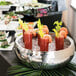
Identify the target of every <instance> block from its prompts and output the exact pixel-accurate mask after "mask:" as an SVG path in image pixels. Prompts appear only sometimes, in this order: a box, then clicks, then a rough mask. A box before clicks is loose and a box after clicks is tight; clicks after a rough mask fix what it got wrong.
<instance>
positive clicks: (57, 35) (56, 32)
mask: <svg viewBox="0 0 76 76" xmlns="http://www.w3.org/2000/svg"><path fill="white" fill-rule="evenodd" d="M53 31H54V32H55V35H56V37H59V33H58V31H57V30H56V29H53Z"/></svg>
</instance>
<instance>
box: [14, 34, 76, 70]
mask: <svg viewBox="0 0 76 76" xmlns="http://www.w3.org/2000/svg"><path fill="white" fill-rule="evenodd" d="M50 34H51V35H52V37H54V33H50ZM53 39H54V38H53ZM36 41H37V40H36ZM53 41H54V40H53ZM66 41H68V42H69V45H68V47H66V48H64V49H63V50H58V51H56V50H55V47H54V46H53V44H55V43H51V44H50V45H49V46H51V45H52V46H51V47H53V48H54V50H53V49H49V51H48V52H41V51H38V50H37V49H38V48H39V46H38V47H36V46H35V47H34V46H33V49H32V50H28V49H25V48H24V43H23V36H20V37H18V38H17V39H16V51H15V52H16V55H17V57H18V58H19V59H20V60H21V62H22V63H24V64H25V65H26V66H28V67H32V68H34V69H54V68H59V67H62V66H64V65H66V64H67V63H68V62H70V60H71V59H72V57H73V55H74V51H75V45H74V41H73V40H72V39H71V38H70V37H69V36H67V38H66V40H65V42H66ZM35 45H36V42H35Z"/></svg>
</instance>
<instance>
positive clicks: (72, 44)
mask: <svg viewBox="0 0 76 76" xmlns="http://www.w3.org/2000/svg"><path fill="white" fill-rule="evenodd" d="M22 37H23V35H21V36H19V37H17V38H16V41H15V42H16V44H17V46H19V47H21V48H23V47H22V46H20V45H19V43H18V40H19V39H20V38H22ZM66 39H67V40H69V42H70V45H69V46H68V47H67V48H65V49H62V50H67V49H68V48H71V47H72V46H74V49H75V45H74V40H73V39H72V38H71V37H70V36H67V38H66ZM23 49H25V48H23ZM62 50H58V51H62ZM54 51H55V52H58V51H56V50H54Z"/></svg>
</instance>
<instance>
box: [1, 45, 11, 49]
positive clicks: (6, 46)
mask: <svg viewBox="0 0 76 76" xmlns="http://www.w3.org/2000/svg"><path fill="white" fill-rule="evenodd" d="M9 46H10V45H4V46H0V48H8V47H9Z"/></svg>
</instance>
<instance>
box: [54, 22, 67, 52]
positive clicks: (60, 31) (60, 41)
mask: <svg viewBox="0 0 76 76" xmlns="http://www.w3.org/2000/svg"><path fill="white" fill-rule="evenodd" d="M55 24H57V26H56V29H53V31H54V32H55V46H56V51H58V50H62V49H64V39H65V38H66V37H67V34H68V30H67V29H66V28H65V27H61V26H60V25H62V23H61V22H60V23H57V21H56V22H55Z"/></svg>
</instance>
